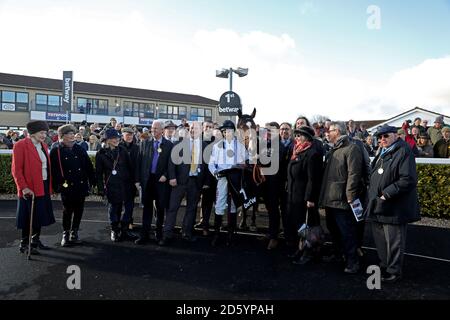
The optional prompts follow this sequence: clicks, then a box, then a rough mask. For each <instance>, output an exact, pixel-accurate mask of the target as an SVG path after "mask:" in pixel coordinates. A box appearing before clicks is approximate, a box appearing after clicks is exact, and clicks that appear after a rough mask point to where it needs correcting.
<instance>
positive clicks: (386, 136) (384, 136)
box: [381, 133, 391, 139]
mask: <svg viewBox="0 0 450 320" xmlns="http://www.w3.org/2000/svg"><path fill="white" fill-rule="evenodd" d="M390 136H391V135H390V134H389V133H385V134H382V135H381V138H385V139H387V138H389V137H390Z"/></svg>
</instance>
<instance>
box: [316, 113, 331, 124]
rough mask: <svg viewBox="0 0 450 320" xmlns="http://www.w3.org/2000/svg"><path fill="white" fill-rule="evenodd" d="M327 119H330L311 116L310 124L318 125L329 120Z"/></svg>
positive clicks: (321, 116)
mask: <svg viewBox="0 0 450 320" xmlns="http://www.w3.org/2000/svg"><path fill="white" fill-rule="evenodd" d="M329 119H330V117H328V116H323V115H320V114H316V115H314V116H312V118H311V123H319V122H322V123H324V122H325V121H326V120H329Z"/></svg>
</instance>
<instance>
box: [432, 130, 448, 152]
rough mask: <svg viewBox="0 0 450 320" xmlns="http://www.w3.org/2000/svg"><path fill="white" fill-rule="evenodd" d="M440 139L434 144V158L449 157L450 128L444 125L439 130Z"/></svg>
mask: <svg viewBox="0 0 450 320" xmlns="http://www.w3.org/2000/svg"><path fill="white" fill-rule="evenodd" d="M441 133H442V139H440V140H438V141H437V142H436V144H435V145H434V148H433V149H434V157H435V158H447V159H448V158H450V128H449V127H444V128H442V130H441Z"/></svg>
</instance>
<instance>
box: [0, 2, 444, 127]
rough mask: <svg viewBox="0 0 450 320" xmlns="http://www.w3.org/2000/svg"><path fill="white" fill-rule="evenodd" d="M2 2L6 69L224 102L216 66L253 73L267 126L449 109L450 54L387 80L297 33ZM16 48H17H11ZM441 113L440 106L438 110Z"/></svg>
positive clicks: (238, 83)
mask: <svg viewBox="0 0 450 320" xmlns="http://www.w3.org/2000/svg"><path fill="white" fill-rule="evenodd" d="M55 3H56V4H55V5H54V6H53V7H44V6H42V8H41V9H39V8H31V7H28V6H27V7H23V8H18V7H16V6H11V5H10V4H8V3H4V4H3V6H0V30H9V32H5V33H4V34H2V43H3V44H7V46H6V45H5V47H4V50H2V53H1V59H0V70H1V71H2V72H10V73H18V74H26V75H36V76H43V77H55V78H60V77H61V74H62V70H74V76H75V79H76V80H78V81H86V82H96V83H104V84H113V85H123V86H129V87H139V88H147V89H154V90H165V91H173V92H182V93H191V94H197V95H202V96H205V97H208V98H212V99H217V100H218V99H219V97H220V95H221V94H222V93H223V92H224V91H227V90H228V81H226V80H225V79H219V78H216V77H215V70H216V69H221V68H229V67H246V68H249V74H248V76H247V77H244V78H238V77H237V76H235V77H234V90H235V91H236V92H238V94H239V95H240V96H241V99H242V102H243V104H244V112H250V111H251V110H252V109H253V107H256V108H257V110H258V111H257V121H258V122H260V123H264V122H267V121H294V120H295V118H296V117H297V115H299V114H304V115H307V116H309V117H311V116H313V115H315V114H323V115H328V116H330V117H331V118H332V119H339V120H344V119H347V118H350V117H351V118H354V119H356V120H358V119H360V120H369V119H383V118H388V117H390V116H393V115H395V114H396V113H399V112H403V111H405V110H406V109H408V108H412V107H414V106H416V105H418V106H423V107H429V108H431V109H434V110H436V111H438V110H440V111H438V112H443V111H445V109H446V108H447V110H448V108H449V106H450V101H449V92H450V57H444V58H441V59H431V60H426V61H424V62H423V63H421V64H420V65H418V66H414V67H411V68H409V69H406V70H401V71H399V72H397V73H395V74H394V75H392V77H391V78H390V79H387V81H385V82H384V83H370V82H368V81H365V80H362V79H359V78H357V77H353V76H351V75H346V74H336V73H333V72H331V71H329V70H323V69H319V68H313V67H311V66H310V65H308V63H307V61H305V60H304V58H303V57H302V55H301V51H300V48H301V43H296V41H295V40H294V39H293V38H292V37H291V36H290V35H288V34H280V35H274V34H270V33H266V32H262V31H251V32H245V33H240V32H237V31H235V30H229V29H217V30H198V31H197V32H194V33H192V34H191V35H190V36H185V35H186V33H183V36H180V32H179V29H178V27H179V26H163V25H161V24H159V23H158V22H156V21H154V20H152V19H148V17H147V16H144V15H143V14H142V13H141V12H139V11H133V10H130V9H124V8H121V10H112V9H111V10H109V9H108V8H106V9H104V10H86V8H83V7H75V6H70V5H67V4H65V5H64V6H58V2H55ZM6 48H8V50H5V49H6ZM436 108H437V109H436Z"/></svg>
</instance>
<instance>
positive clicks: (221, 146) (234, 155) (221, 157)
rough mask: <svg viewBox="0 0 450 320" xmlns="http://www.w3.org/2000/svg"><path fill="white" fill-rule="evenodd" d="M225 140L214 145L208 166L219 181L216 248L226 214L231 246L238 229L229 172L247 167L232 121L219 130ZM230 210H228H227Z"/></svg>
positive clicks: (215, 225)
mask: <svg viewBox="0 0 450 320" xmlns="http://www.w3.org/2000/svg"><path fill="white" fill-rule="evenodd" d="M219 129H220V131H221V132H222V135H223V136H224V139H223V140H222V141H220V142H218V143H217V144H215V145H214V147H213V150H212V154H211V158H210V161H209V164H208V168H209V171H210V172H211V174H212V175H214V176H215V177H216V179H217V194H216V206H215V209H216V210H215V211H216V213H215V219H214V229H215V235H214V238H213V241H212V245H213V246H215V245H216V244H217V241H218V240H219V234H220V227H221V225H222V219H223V216H224V215H225V212H226V211H228V241H227V244H228V245H230V244H231V240H232V236H233V234H234V231H235V229H236V221H237V213H236V211H237V210H236V205H235V203H234V201H233V199H232V198H230V199H229V197H228V180H227V171H228V172H229V170H230V169H233V168H238V167H241V166H245V161H246V159H247V151H246V149H245V146H244V144H242V143H241V142H240V141H238V139H237V137H236V135H235V131H236V127H235V125H234V123H233V122H232V121H231V120H225V121H224V123H223V125H222V126H221V127H220V128H219ZM227 209H228V210H227Z"/></svg>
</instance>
